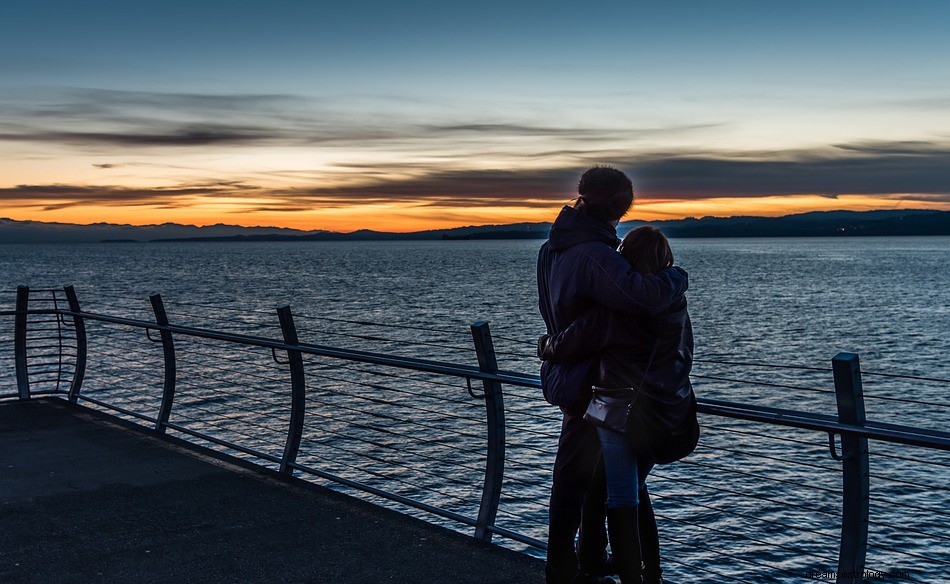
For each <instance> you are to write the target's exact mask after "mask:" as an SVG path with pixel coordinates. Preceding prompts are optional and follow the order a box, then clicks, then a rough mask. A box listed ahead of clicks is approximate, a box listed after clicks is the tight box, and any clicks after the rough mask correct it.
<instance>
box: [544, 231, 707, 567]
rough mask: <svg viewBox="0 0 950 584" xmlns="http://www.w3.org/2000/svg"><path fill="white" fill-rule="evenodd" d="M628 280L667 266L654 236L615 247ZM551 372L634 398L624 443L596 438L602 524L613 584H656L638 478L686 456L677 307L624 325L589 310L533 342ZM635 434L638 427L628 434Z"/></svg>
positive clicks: (684, 352) (684, 321)
mask: <svg viewBox="0 0 950 584" xmlns="http://www.w3.org/2000/svg"><path fill="white" fill-rule="evenodd" d="M620 253H621V255H622V256H623V257H624V258H625V259H626V260H627V261H628V262H629V263H630V265H631V266H632V267H633V268H634V269H636V270H637V271H638V272H640V273H641V274H644V275H650V274H656V273H659V272H661V271H662V270H664V269H666V268H669V267H671V266H672V265H673V252H672V251H671V250H670V246H669V242H668V241H667V240H666V238H665V237H664V236H663V234H662V233H660V232H659V230H657V229H655V228H653V227H640V228H638V229H635V230H633V231H631V232H630V233H628V234H627V236H626V237H624V239H623V242H622V243H621V244H620ZM538 353H539V356H540V357H541V358H542V359H544V360H546V361H552V362H573V361H578V360H582V359H587V358H591V357H595V358H597V360H598V367H597V381H596V385H597V387H598V388H604V389H608V390H610V392H611V393H612V394H613V395H616V396H618V397H623V396H629V397H633V396H635V395H636V396H637V399H636V401H634V403H633V406H634V408H636V410H637V411H636V412H635V413H636V414H639V415H632V416H631V417H630V418H629V420H628V431H627V432H626V433H620V432H616V431H614V430H611V429H607V428H605V427H598V428H597V435H598V437H599V439H600V444H601V448H602V449H603V461H604V468H605V471H606V481H607V524H608V529H609V534H610V547H611V550H612V552H613V558H612V559H613V566H612V570H608V571H610V573H617V574H619V575H620V580H621V582H622V583H623V584H630V583H636V584H639V583H640V582H641V561H642V564H643V572H642V581H643V582H644V583H646V584H661V583H662V582H663V578H662V576H661V574H662V569H661V568H660V544H659V538H658V536H657V528H656V518H655V516H654V514H653V506H652V503H651V501H650V495H649V492H648V491H647V486H646V478H647V475H648V474H649V472H650V470H651V469H652V468H653V466H654V464H656V463H657V462H661V463H666V462H671V461H672V460H678V459H679V458H682V457H683V456H685V455H686V454H688V453H689V452H692V450H693V449H694V448H695V446H696V442H697V440H698V439H699V426H698V424H697V423H696V398H695V396H694V395H693V390H692V385H691V384H690V380H689V372H690V369H691V367H692V361H693V330H692V326H691V324H690V320H689V314H688V313H687V310H686V299H685V298H680V299H678V300H677V301H676V302H674V303H673V305H672V306H670V307H669V308H667V309H666V310H664V311H662V312H660V313H659V314H654V315H638V316H631V315H625V314H620V313H617V312H614V311H611V310H609V309H607V308H604V307H602V306H595V307H593V308H591V309H590V310H588V311H587V312H585V313H584V314H583V315H581V316H580V317H578V319H577V320H575V321H574V322H573V323H571V325H570V326H568V327H567V328H566V329H564V330H563V331H561V332H560V333H558V334H556V335H545V336H544V337H541V339H540V340H539V342H538ZM637 424H638V425H639V427H637Z"/></svg>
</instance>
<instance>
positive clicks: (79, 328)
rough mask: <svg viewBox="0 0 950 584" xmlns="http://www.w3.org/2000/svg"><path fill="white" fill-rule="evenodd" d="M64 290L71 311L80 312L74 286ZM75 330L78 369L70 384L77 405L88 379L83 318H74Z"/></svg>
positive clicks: (71, 398)
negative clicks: (83, 383)
mask: <svg viewBox="0 0 950 584" xmlns="http://www.w3.org/2000/svg"><path fill="white" fill-rule="evenodd" d="M63 290H65V291H66V302H67V303H68V304H69V310H70V311H71V312H80V310H79V298H78V297H77V296H76V289H75V288H74V287H72V286H65V287H64V288H63ZM57 318H59V317H57ZM73 328H74V329H76V367H75V370H74V371H73V380H72V382H71V383H70V384H69V401H70V402H72V403H76V400H77V398H78V397H79V392H80V391H82V381H83V379H85V377H86V357H87V353H88V345H87V342H86V323H85V321H84V320H83V318H82V317H81V316H75V315H74V316H73Z"/></svg>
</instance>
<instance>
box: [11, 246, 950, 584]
mask: <svg viewBox="0 0 950 584" xmlns="http://www.w3.org/2000/svg"><path fill="white" fill-rule="evenodd" d="M539 245H540V242H538V241H452V242H441V241H439V242H352V243H331V242H313V243H295V244H290V243H206V244H195V243H164V244H94V245H77V246H56V245H30V246H20V245H7V246H0V274H2V283H0V288H2V289H6V290H8V291H9V292H8V293H6V294H5V295H4V296H3V297H0V307H3V308H9V307H10V306H12V302H13V288H14V287H15V285H16V284H19V283H25V284H29V285H31V286H32V287H34V288H40V287H53V286H60V285H63V284H74V285H75V286H76V288H77V291H78V293H79V298H80V301H81V302H82V304H83V308H84V309H86V310H89V311H94V312H104V313H110V314H115V313H119V314H126V315H129V316H137V317H140V318H147V319H150V318H151V315H150V312H149V306H148V302H147V300H146V298H147V295H148V294H149V293H153V292H161V293H162V296H163V298H164V299H165V301H166V304H167V307H168V312H169V315H170V319H171V322H173V323H178V324H192V325H198V326H206V327H208V328H216V329H221V328H226V329H230V330H236V331H240V332H249V333H253V334H264V335H267V336H274V337H279V335H280V332H279V329H278V328H277V327H276V321H277V319H276V313H275V312H274V307H275V306H277V305H279V304H283V303H290V304H291V305H292V306H293V310H294V313H295V316H296V318H297V324H298V328H299V329H300V336H301V340H303V341H306V342H317V343H320V344H327V345H334V346H342V347H347V348H363V349H370V350H375V351H381V352H387V353H396V354H402V355H411V356H418V357H428V358H438V359H441V360H448V361H455V362H459V363H474V361H475V359H474V353H473V351H472V349H471V337H470V334H469V332H468V325H469V324H470V323H472V322H474V321H477V320H490V321H491V327H492V332H493V334H494V335H495V346H496V348H497V349H498V351H499V361H500V364H501V366H502V367H503V368H505V369H510V370H516V371H526V372H534V371H536V368H537V361H536V360H535V359H534V358H533V345H534V342H533V340H534V339H536V337H537V335H538V334H540V333H543V332H544V330H543V323H542V322H541V319H540V316H539V315H538V312H537V299H536V291H535V258H536V253H537V248H538V246H539ZM672 246H673V249H674V253H675V255H676V258H677V263H678V264H680V265H682V266H683V267H684V268H686V269H687V270H688V271H689V272H690V292H689V299H690V314H691V316H692V319H693V325H694V329H695V336H696V347H697V351H696V353H697V358H699V359H705V360H707V361H712V360H718V361H730V362H737V363H744V365H726V364H717V363H709V362H707V363H697V364H696V367H695V373H696V375H695V377H694V383H695V387H696V391H697V394H698V395H700V396H702V397H708V398H719V399H729V400H733V401H739V402H752V403H761V404H765V405H774V406H778V407H785V408H793V409H802V410H808V411H815V412H822V413H834V412H835V402H834V395H833V393H831V390H832V389H833V385H832V382H831V374H830V372H829V371H827V369H829V368H830V360H831V358H832V357H833V356H834V355H835V354H837V353H838V352H841V351H848V352H856V353H859V354H860V355H861V361H862V369H863V370H864V371H865V372H872V373H873V372H888V373H906V374H911V375H918V376H926V377H936V378H942V379H950V363H948V361H947V360H946V358H945V355H946V354H947V350H948V349H950V339H948V335H947V331H950V308H948V307H950V271H948V270H947V269H946V266H947V265H948V263H950V238H895V239H887V238H847V239H838V238H836V239H761V240H759V239H733V240H708V239H704V240H674V241H673V242H672ZM343 321H348V322H343ZM354 321H359V322H354ZM366 322H371V323H378V324H376V325H369V324H365V323H366ZM380 325H383V326H380ZM5 326H6V325H5ZM89 326H90V363H91V365H90V372H89V376H88V378H87V382H86V385H85V387H84V393H87V394H88V395H91V396H98V397H103V398H105V399H109V400H111V401H116V402H119V403H123V404H126V405H127V406H129V407H131V408H133V409H135V410H136V411H141V412H143V413H145V414H147V415H152V416H154V414H155V411H157V403H158V398H159V397H160V390H161V368H160V363H161V349H160V346H159V345H156V344H154V343H150V342H149V341H148V340H147V339H145V338H144V336H143V335H141V334H140V333H139V332H134V333H133V332H130V331H127V330H124V329H120V328H118V327H114V326H111V325H102V324H93V323H90V325H89ZM403 327H413V328H403ZM177 342H178V347H177V348H178V351H179V355H180V360H181V363H180V370H179V380H180V383H179V393H178V396H177V397H176V410H175V414H174V415H173V421H174V420H178V421H179V423H181V424H183V425H187V426H189V427H194V428H196V429H202V430H204V431H209V432H211V433H216V435H219V436H221V437H222V438H226V439H229V440H233V441H236V442H240V443H247V444H253V445H254V446H255V447H257V448H259V449H261V450H263V451H265V452H268V453H273V454H279V452H280V449H281V448H282V447H283V440H282V436H283V432H284V431H285V430H284V428H285V427H286V424H285V422H286V416H287V404H288V402H289V400H288V399H287V390H286V388H287V380H286V373H285V369H284V367H282V366H281V365H279V364H277V363H275V362H274V361H273V359H272V356H271V355H270V353H269V352H267V351H258V350H249V349H245V348H235V347H232V346H227V345H223V344H221V343H215V342H205V341H198V340H193V339H179V340H178V341H177ZM2 358H3V357H0V359H2ZM759 363H762V364H770V363H773V364H796V365H804V366H808V367H814V368H816V369H823V370H818V371H810V370H797V369H770V368H767V367H757V366H750V364H752V365H755V364H759ZM2 364H3V363H0V365H2ZM5 366H7V367H8V366H9V364H6V365H5ZM307 374H308V392H309V393H308V406H309V407H308V423H307V430H306V432H305V442H304V444H303V446H302V452H301V460H302V461H303V462H304V463H305V464H309V465H312V466H314V467H319V468H321V469H324V470H330V471H331V472H334V473H336V474H338V475H341V476H346V477H348V478H352V479H354V480H361V481H363V482H366V483H368V484H374V485H376V486H380V485H385V486H386V487H387V488H389V489H390V490H394V491H397V492H399V493H400V494H403V495H406V496H411V497H415V498H419V499H422V500H425V501H426V502H430V503H432V504H438V505H441V506H443V507H445V508H447V509H450V510H452V511H456V512H459V513H462V514H465V515H468V516H474V514H475V512H476V510H477V505H478V499H479V497H480V489H481V473H482V469H483V465H484V454H483V453H484V408H483V406H482V404H481V402H480V401H477V400H474V399H472V398H471V397H469V394H468V392H467V388H466V387H465V384H464V381H461V380H457V379H451V378H444V377H442V378H440V377H436V376H426V375H420V374H412V373H411V372H399V371H393V370H384V369H381V368H377V367H372V366H355V365H354V364H352V363H342V362H334V361H332V360H308V361H307ZM395 375H398V376H399V377H394V376H395ZM0 381H3V382H4V383H5V385H4V387H5V388H6V384H7V383H9V375H8V376H6V377H5V378H0ZM864 384H865V392H866V394H867V397H868V400H867V410H868V416H869V418H872V419H876V420H881V421H890V422H895V423H903V424H911V425H919V426H926V427H931V428H937V429H945V428H946V426H947V423H946V422H947V415H946V414H947V411H948V409H950V408H948V406H947V404H950V394H948V388H950V385H948V384H944V383H937V382H919V381H913V380H904V379H894V378H887V377H876V376H870V375H866V376H865V378H864ZM4 393H5V391H4ZM383 398H384V399H383ZM908 399H910V400H913V401H915V402H920V403H907V402H905V401H895V400H908ZM924 404H935V405H924ZM506 408H507V410H508V412H509V415H508V436H507V438H508V459H509V462H508V465H507V468H506V483H505V490H504V493H503V498H502V503H501V508H500V511H499V517H498V524H499V525H501V526H503V527H507V528H509V529H515V530H517V531H519V532H523V533H527V534H529V535H532V536H534V537H538V538H542V539H543V535H544V522H545V514H546V508H545V506H544V505H545V503H546V502H545V499H546V492H547V488H548V481H549V480H550V477H549V472H550V462H551V460H552V458H553V452H554V446H555V441H556V434H557V418H558V416H557V411H556V410H555V409H554V408H551V407H550V406H547V405H546V404H544V403H543V401H542V400H541V399H540V396H538V395H535V394H534V392H532V391H529V390H524V389H518V388H506ZM701 421H702V422H703V424H704V437H703V442H702V445H701V448H700V449H698V450H697V452H696V453H695V454H694V455H693V456H692V457H690V459H688V460H687V461H686V462H684V463H681V464H677V465H672V466H669V467H662V468H660V469H658V470H657V471H656V472H655V473H654V475H652V479H651V487H652V490H653V492H654V493H655V498H656V506H657V512H658V513H659V514H660V516H661V518H660V522H661V527H660V529H661V532H662V534H663V536H664V543H663V545H664V557H665V558H669V562H668V563H667V567H666V568H667V572H668V574H670V575H671V580H673V581H683V580H689V579H693V578H694V576H690V575H694V574H696V573H703V574H704V578H705V579H709V580H711V581H733V580H736V579H740V578H744V579H745V580H747V581H756V582H759V581H780V582H786V581H787V582H793V581H805V580H806V579H805V578H804V577H803V576H801V575H802V574H804V572H805V571H806V570H819V571H830V570H833V569H834V568H835V564H834V561H833V560H834V558H835V557H836V554H837V550H836V545H837V543H836V541H837V533H838V530H839V529H840V524H839V515H840V501H839V496H840V495H838V492H839V490H840V472H838V470H837V469H838V468H839V466H838V464H837V463H835V462H834V461H832V460H831V458H830V456H829V455H828V446H827V437H826V436H824V435H819V434H816V433H813V432H804V431H794V430H786V429H779V428H775V427H768V426H762V425H756V424H750V423H742V422H733V421H729V420H724V419H716V418H703V419H702V420H701ZM871 451H872V459H871V466H872V479H871V485H872V502H871V518H872V526H871V536H870V545H871V549H870V551H869V559H868V567H869V568H874V569H879V570H881V569H891V570H902V571H907V572H909V573H910V574H911V576H912V577H913V578H915V579H917V580H920V581H936V580H941V579H945V578H940V576H941V575H943V576H946V575H948V574H950V569H948V564H947V562H950V543H948V539H947V538H946V536H942V534H943V528H942V527H941V525H943V524H945V522H946V512H945V511H942V510H943V509H947V508H948V503H950V497H948V494H947V490H946V485H947V484H948V482H950V481H948V480H947V479H948V478H950V476H948V472H947V470H946V469H947V468H948V467H947V466H945V465H947V464H950V458H948V457H947V456H945V455H943V454H942V453H941V454H936V453H933V452H927V451H920V450H914V449H905V448H898V447H893V446H888V445H883V444H878V443H872V445H871ZM897 457H901V458H897ZM904 458H907V459H909V460H904ZM921 458H923V460H920V459H921ZM935 463H936V464H935ZM429 518H430V519H431V516H430V517H429ZM874 522H876V523H874ZM724 554H727V555H724ZM910 554H914V555H910ZM703 569H705V570H707V571H705V572H703V571H702V570H703ZM697 571H698V572H697Z"/></svg>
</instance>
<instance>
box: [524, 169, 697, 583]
mask: <svg viewBox="0 0 950 584" xmlns="http://www.w3.org/2000/svg"><path fill="white" fill-rule="evenodd" d="M578 194H579V197H578V198H577V200H576V202H575V203H574V206H573V207H570V206H565V207H564V208H563V209H562V210H561V213H560V214H559V215H558V217H557V219H556V220H555V222H554V225H553V226H552V227H551V235H550V237H549V239H548V241H547V242H545V243H544V245H542V246H541V250H540V252H539V254H538V300H539V308H540V311H541V316H542V317H543V318H544V322H545V325H546V326H547V332H548V334H550V335H557V334H558V333H560V332H561V331H563V330H565V329H566V328H567V327H568V326H569V325H570V324H571V323H572V322H574V321H575V320H576V319H577V318H578V317H580V316H581V315H582V314H583V313H584V312H586V311H587V310H588V309H590V308H591V307H593V306H596V305H601V306H604V307H606V308H609V309H612V310H615V311H617V312H620V313H623V314H630V315H642V314H655V313H658V312H661V311H663V310H666V309H667V308H669V307H670V306H671V305H672V304H673V303H674V302H677V301H679V300H680V299H681V298H682V297H683V294H684V293H685V292H686V288H687V277H686V273H685V272H684V271H682V270H680V269H679V268H668V269H666V270H663V271H661V272H659V273H658V274H656V275H654V276H653V277H649V278H648V277H645V276H643V275H642V274H640V273H639V272H638V271H636V270H634V269H633V268H631V267H630V265H629V264H628V263H627V261H626V260H625V259H624V258H623V257H622V256H621V255H620V254H619V253H617V252H616V248H617V245H618V243H619V241H618V240H617V232H616V226H617V223H619V221H620V218H621V217H623V216H624V215H625V214H626V213H627V211H628V210H629V209H630V206H631V205H632V204H633V184H632V183H631V181H630V179H629V178H628V177H627V176H626V175H625V174H624V173H623V172H621V171H619V170H617V169H614V168H609V167H595V168H591V169H589V170H588V171H587V172H585V173H584V175H583V176H582V177H581V180H580V183H579V185H578ZM597 370H598V364H597V359H596V358H585V359H580V360H577V361H571V362H553V361H545V362H543V363H542V366H541V382H542V388H543V390H544V396H545V399H547V401H548V402H550V403H552V404H554V405H556V406H559V407H560V408H561V411H562V412H563V419H562V422H561V435H560V438H559V439H558V450H557V456H556V458H555V462H554V476H553V483H552V486H551V505H550V512H549V525H548V557H547V564H546V566H545V576H546V580H547V582H548V583H568V582H578V583H583V582H610V581H611V580H610V579H601V578H599V577H597V576H594V575H593V572H595V571H598V570H601V569H602V567H603V566H602V564H603V562H604V559H605V554H604V542H603V537H599V536H596V535H595V536H585V534H584V533H583V531H582V533H581V537H580V540H579V548H578V550H577V551H575V548H574V538H575V535H576V534H577V532H578V528H579V527H580V525H581V519H582V512H581V510H582V507H584V501H585V497H586V496H587V493H588V487H589V485H590V483H591V479H592V477H593V476H594V474H595V470H596V468H597V462H598V459H599V457H600V442H599V440H598V437H597V431H596V428H595V427H594V426H592V425H590V424H588V423H587V422H585V421H584V420H583V418H582V416H583V413H584V411H585V410H586V408H587V405H588V402H589V401H590V398H591V386H592V384H593V383H594V382H595V381H596V376H597ZM598 495H599V494H592V498H591V500H589V501H588V505H587V507H586V514H587V515H588V517H586V518H585V519H584V526H585V530H586V529H587V528H588V526H590V529H595V530H599V531H602V530H603V521H604V517H603V514H604V506H603V504H597V502H596V499H597V497H598ZM599 496H600V497H602V495H599ZM601 500H602V499H601ZM591 514H597V515H599V517H590V515H591ZM598 526H599V527H598ZM579 560H580V561H579ZM591 564H599V565H591Z"/></svg>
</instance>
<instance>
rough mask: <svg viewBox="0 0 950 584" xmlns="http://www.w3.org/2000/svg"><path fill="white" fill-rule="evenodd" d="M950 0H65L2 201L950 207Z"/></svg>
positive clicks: (6, 137)
mask: <svg viewBox="0 0 950 584" xmlns="http://www.w3.org/2000/svg"><path fill="white" fill-rule="evenodd" d="M948 30H950V2H946V1H922V0H916V1H914V2H894V1H892V0H891V1H868V0H865V1H860V2H848V1H836V2H827V1H822V2H810V1H807V2H805V1H803V2H782V3H780V2H762V1H761V0H759V1H722V2H709V1H697V2H638V1H631V0H627V1H624V2H596V1H595V2H585V3H580V2H573V3H552V2H511V1H508V2H492V1H480V2H470V3H451V2H414V1H410V2H379V3H376V2H350V3H343V2H334V3H324V2H304V1H300V2H287V1H269V2H251V1H242V0H230V1H219V2H207V1H196V0H189V1H187V2H178V1H161V2H148V3H146V2H129V1H128V0H126V1H125V2H102V1H86V2H47V1H43V0H31V1H29V2H26V1H17V2H9V3H5V4H4V9H3V11H2V16H0V217H9V218H12V219H33V220H40V221H63V222H75V223H92V222H98V221H107V222H112V223H132V224H147V223H161V222H166V221H174V222H178V223H192V224H198V225H206V224H212V223H229V224H238V225H275V226H287V227H295V228H301V229H332V230H339V231H351V230H355V229H361V228H368V229H377V230H386V231H413V230H418V229H427V228H441V227H453V226H461V225H474V224H486V223H512V222H520V221H547V220H551V219H553V217H554V215H555V214H556V212H557V209H558V208H559V207H560V206H561V205H563V204H564V203H565V202H567V201H568V200H570V199H571V197H572V196H573V194H574V189H575V186H576V182H577V179H578V177H579V175H580V173H581V172H582V171H583V170H584V169H585V168H586V167H588V166H591V165H593V164H610V165H614V166H618V167H620V168H622V169H623V170H625V171H627V172H628V173H629V174H630V175H631V177H632V178H633V180H634V184H635V187H636V191H637V205H636V208H635V209H634V211H633V212H632V213H631V215H629V216H628V219H630V218H638V219H661V218H678V217H684V216H704V215H717V216H728V215H783V214H788V213H793V212H801V211H809V210H825V209H859V210H863V209H879V208H898V207H899V208H936V209H950V34H948Z"/></svg>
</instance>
